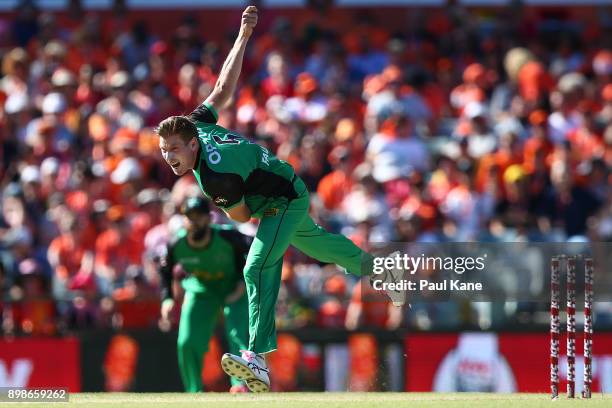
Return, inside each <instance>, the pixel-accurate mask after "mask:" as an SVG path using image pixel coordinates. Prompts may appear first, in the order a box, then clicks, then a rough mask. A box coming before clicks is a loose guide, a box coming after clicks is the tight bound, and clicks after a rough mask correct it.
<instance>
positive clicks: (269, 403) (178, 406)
mask: <svg viewBox="0 0 612 408" xmlns="http://www.w3.org/2000/svg"><path fill="white" fill-rule="evenodd" d="M9 405H15V406H18V407H19V408H22V407H41V406H45V407H50V406H53V407H67V406H78V407H84V408H85V407H96V408H98V407H112V408H115V407H116V408H119V407H122V408H123V407H125V408H161V407H164V408H166V407H167V408H196V407H197V408H217V407H219V408H245V407H247V408H250V407H257V408H264V407H265V408H268V407H270V408H277V407H278V408H315V407H324V408H349V407H350V408H402V407H411V408H412V407H431V408H455V407H466V408H478V407H520V408H531V407H575V406H589V407H610V406H612V394H607V395H602V394H594V395H593V397H592V398H591V400H581V399H580V398H576V399H575V400H568V399H566V398H565V395H563V396H560V397H559V399H558V400H556V401H551V400H550V396H549V395H548V394H479V393H357V392H355V393H353V392H346V393H269V394H241V395H230V394H221V393H202V394H170V393H167V394H164V393H159V394H136V393H125V394H124V393H81V394H71V395H70V402H69V403H68V404H66V403H56V404H50V403H16V404H9Z"/></svg>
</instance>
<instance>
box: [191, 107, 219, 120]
mask: <svg viewBox="0 0 612 408" xmlns="http://www.w3.org/2000/svg"><path fill="white" fill-rule="evenodd" d="M189 119H191V120H192V121H194V122H202V123H210V124H213V125H214V124H215V123H217V120H219V115H218V114H217V110H216V109H215V108H214V107H213V106H212V105H210V104H208V103H206V102H204V103H202V104H201V105H200V106H198V107H197V108H195V109H194V111H193V112H191V113H190V114H189Z"/></svg>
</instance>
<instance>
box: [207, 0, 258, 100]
mask: <svg viewBox="0 0 612 408" xmlns="http://www.w3.org/2000/svg"><path fill="white" fill-rule="evenodd" d="M256 25H257V7H255V6H249V7H247V8H246V10H244V12H243V13H242V22H241V23H240V33H239V34H238V38H236V41H235V42H234V46H233V47H232V49H231V50H230V52H229V54H228V55H227V58H226V59H225V62H224V63H223V67H222V68H221V72H220V73H219V79H217V83H216V84H215V87H214V89H213V91H212V92H211V94H210V95H209V96H208V98H206V100H205V101H204V103H206V104H208V105H210V106H212V107H213V108H214V109H215V110H217V111H219V110H220V109H223V107H225V104H226V103H227V102H228V101H229V100H230V99H231V98H232V95H234V91H235V90H236V84H237V83H238V77H240V71H241V70H242V59H243V57H244V50H245V49H246V45H247V42H248V41H249V38H251V34H253V28H255V26H256Z"/></svg>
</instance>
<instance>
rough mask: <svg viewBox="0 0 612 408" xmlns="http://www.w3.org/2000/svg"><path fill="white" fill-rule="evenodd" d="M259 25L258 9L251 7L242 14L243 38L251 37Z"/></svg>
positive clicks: (241, 33) (241, 27) (241, 28)
mask: <svg viewBox="0 0 612 408" xmlns="http://www.w3.org/2000/svg"><path fill="white" fill-rule="evenodd" d="M256 25H257V7H255V6H249V7H247V8H246V9H245V10H244V12H243V13H242V22H241V23H240V35H241V36H242V37H247V38H248V37H250V36H251V34H253V29H254V28H255V26H256Z"/></svg>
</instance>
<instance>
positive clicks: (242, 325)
mask: <svg viewBox="0 0 612 408" xmlns="http://www.w3.org/2000/svg"><path fill="white" fill-rule="evenodd" d="M223 302H224V299H222V298H221V297H219V296H217V295H216V294H212V293H195V292H191V291H185V298H184V300H183V307H182V309H181V320H180V322H179V332H178V341H177V352H178V363H179V371H180V373H181V378H182V380H183V386H184V387H185V391H186V392H199V391H202V364H203V359H204V354H205V353H206V352H207V351H208V343H209V341H210V338H211V336H212V335H213V332H214V330H215V326H216V324H217V318H218V316H219V312H220V311H221V309H223V316H224V326H225V335H226V338H227V341H228V343H229V351H230V353H232V354H240V350H244V349H245V347H246V343H247V341H248V337H249V333H248V330H249V328H248V324H247V322H248V315H247V313H248V306H247V295H246V293H245V294H244V295H243V296H241V297H240V299H238V300H237V301H236V302H234V303H232V304H228V305H224V303H223ZM231 383H232V385H238V384H241V381H240V380H238V379H236V378H233V377H232V379H231Z"/></svg>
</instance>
